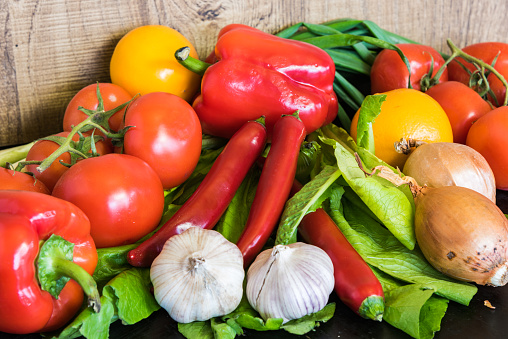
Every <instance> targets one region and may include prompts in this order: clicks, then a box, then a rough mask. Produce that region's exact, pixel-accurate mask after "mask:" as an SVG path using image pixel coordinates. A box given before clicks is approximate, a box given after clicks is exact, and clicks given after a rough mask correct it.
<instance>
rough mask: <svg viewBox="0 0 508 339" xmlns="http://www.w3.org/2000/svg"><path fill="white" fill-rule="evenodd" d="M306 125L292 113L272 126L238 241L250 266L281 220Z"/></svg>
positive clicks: (245, 263) (244, 261) (245, 260)
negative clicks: (259, 175) (270, 142)
mask: <svg viewBox="0 0 508 339" xmlns="http://www.w3.org/2000/svg"><path fill="white" fill-rule="evenodd" d="M305 136H306V134H305V126H304V124H303V122H302V121H301V120H299V119H298V118H297V117H295V116H292V115H286V116H283V117H282V118H280V119H279V120H278V121H277V123H276V124H275V126H274V128H273V138H272V145H271V147H270V150H269V152H268V155H267V157H266V160H265V162H264V165H263V169H262V171H261V177H260V178H259V183H258V187H257V189H256V193H255V196H254V201H253V202H252V206H251V209H250V211H249V217H248V218H247V223H246V225H245V228H244V230H243V232H242V235H241V236H240V239H239V240H238V242H237V246H238V248H240V251H242V254H243V263H244V266H245V267H247V266H249V265H250V263H251V262H252V261H253V260H254V258H255V257H256V256H257V255H258V254H259V252H260V251H261V249H262V247H263V246H264V245H265V243H266V241H267V240H268V238H269V237H270V234H271V233H272V232H273V230H274V228H275V226H276V225H277V221H278V220H279V218H280V216H281V214H282V211H283V209H284V204H285V203H286V200H287V198H288V196H289V192H290V191H291V186H292V184H293V180H294V179H295V173H296V167H297V162H298V154H299V151H300V145H301V144H302V142H303V140H304V139H305Z"/></svg>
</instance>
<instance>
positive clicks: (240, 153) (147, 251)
mask: <svg viewBox="0 0 508 339" xmlns="http://www.w3.org/2000/svg"><path fill="white" fill-rule="evenodd" d="M266 138H267V134H266V128H265V126H264V123H262V122H260V121H257V120H256V121H249V122H247V123H245V124H244V125H243V126H242V127H241V128H240V129H239V130H238V131H237V132H236V133H235V135H233V136H232V137H231V139H230V140H229V141H228V143H227V145H226V147H225V148H224V150H223V151H222V153H221V154H220V155H219V156H218V158H217V159H216V160H215V162H214V164H213V165H212V168H211V169H210V171H209V172H208V174H207V175H206V177H205V179H204V180H203V181H202V183H201V184H200V185H199V187H198V188H197V189H196V191H195V192H194V193H193V194H192V196H191V197H190V198H189V199H188V200H187V201H186V202H185V203H184V204H183V205H182V207H180V209H179V210H178V211H177V212H176V213H175V215H174V216H173V217H171V219H170V220H168V221H167V222H166V223H165V224H164V225H163V226H162V227H161V228H160V229H159V230H158V231H157V232H156V233H155V234H154V235H153V236H151V237H150V238H148V239H147V240H145V241H144V242H143V243H141V244H140V245H139V246H138V247H136V248H135V249H133V250H131V251H130V252H129V253H128V255H127V260H128V261H129V263H130V264H131V265H133V266H137V267H149V266H150V265H151V264H152V262H153V260H154V259H155V258H156V257H157V255H159V253H160V252H161V250H162V248H163V246H164V243H165V242H166V241H167V240H168V239H169V238H170V237H171V236H173V235H175V234H180V233H182V232H183V231H185V230H186V229H187V228H189V227H191V226H197V227H201V228H207V229H210V228H212V227H214V226H215V224H216V223H217V222H218V221H219V219H220V217H221V216H222V214H223V213H224V211H225V210H226V208H227V207H228V205H229V203H230V202H231V199H233V196H234V195H235V192H236V191H237V189H238V187H239V186H240V184H241V183H242V181H243V179H244V178H245V176H246V175H247V172H248V171H249V169H250V168H251V167H252V165H253V164H254V162H255V161H256V159H257V158H258V157H259V155H260V154H261V152H262V151H263V149H264V146H265V144H266Z"/></svg>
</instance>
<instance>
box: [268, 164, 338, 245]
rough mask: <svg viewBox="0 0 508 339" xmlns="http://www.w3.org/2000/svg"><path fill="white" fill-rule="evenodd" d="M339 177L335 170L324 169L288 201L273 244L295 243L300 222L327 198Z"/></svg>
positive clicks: (331, 168) (332, 168)
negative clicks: (330, 188) (329, 190)
mask: <svg viewBox="0 0 508 339" xmlns="http://www.w3.org/2000/svg"><path fill="white" fill-rule="evenodd" d="M339 176H340V171H339V170H338V169H337V168H335V167H331V166H328V167H325V168H323V170H322V171H321V172H320V173H319V174H318V175H316V176H315V177H314V179H312V180H311V181H309V182H308V183H307V184H306V185H305V186H303V187H302V189H301V190H300V191H299V192H297V193H296V194H295V195H294V196H293V197H291V198H290V199H289V200H288V202H287V203H286V206H285V208H284V211H283V213H282V217H281V221H280V223H279V226H278V228H277V236H276V239H275V244H282V245H288V244H291V243H294V242H296V235H297V228H298V225H299V224H300V221H302V219H303V217H304V216H305V215H306V214H307V213H309V212H314V211H315V210H316V209H318V208H319V207H321V203H322V202H323V201H324V200H325V199H327V198H328V195H327V194H326V192H327V190H328V189H329V187H330V186H331V185H332V184H333V183H334V181H335V180H337V178H338V177H339Z"/></svg>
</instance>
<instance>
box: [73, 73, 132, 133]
mask: <svg viewBox="0 0 508 339" xmlns="http://www.w3.org/2000/svg"><path fill="white" fill-rule="evenodd" d="M98 86H99V90H100V93H101V97H102V100H103V103H104V110H105V111H109V110H112V109H113V108H116V107H118V106H120V105H122V104H124V103H126V102H128V101H129V100H131V99H132V96H131V95H130V94H129V92H127V91H126V90H125V89H123V88H122V87H120V86H118V85H115V84H110V83H99V84H98ZM98 105H99V100H98V98H97V84H92V85H88V86H86V87H84V88H82V89H81V90H79V91H78V92H77V93H76V95H74V97H73V98H72V99H71V101H70V102H69V104H68V105H67V108H66V109H65V114H64V117H63V130H64V131H71V130H72V127H73V126H76V125H77V124H79V123H80V122H82V121H83V120H85V119H86V118H87V115H86V114H85V113H84V112H82V111H80V110H79V107H80V106H81V107H83V108H86V109H89V110H96V109H97V107H98ZM124 114H125V108H124V109H122V110H120V111H118V112H116V113H115V114H113V115H112V116H111V117H110V118H109V121H108V122H109V127H110V128H111V130H112V131H114V132H117V131H118V130H119V129H120V124H121V123H122V120H123V116H124Z"/></svg>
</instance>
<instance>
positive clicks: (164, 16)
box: [0, 0, 508, 146]
mask: <svg viewBox="0 0 508 339" xmlns="http://www.w3.org/2000/svg"><path fill="white" fill-rule="evenodd" d="M345 17H349V18H355V19H369V20H372V21H374V22H375V23H377V24H378V25H380V26H381V27H382V28H384V29H387V30H389V31H392V32H395V33H397V34H400V35H403V36H405V37H408V38H410V39H413V40H415V41H419V42H421V43H424V44H428V45H431V46H434V47H435V48H437V49H439V50H441V51H447V47H446V38H450V39H452V41H453V42H454V43H455V44H456V45H458V46H465V45H467V44H471V43H475V42H479V41H504V42H508V38H507V36H508V24H507V22H508V20H507V19H508V2H506V1H495V0H483V1H481V0H453V1H452V0H447V1H445V0H427V1H425V0H413V1H405V0H389V1H378V0H357V1H354V0H349V1H347V0H335V1H332V0H308V1H307V0H273V1H269V0H245V1H244V0H200V1H194V2H192V1H188V0H148V1H145V0H132V1H125V0H1V1H0V25H1V26H2V27H3V34H2V35H1V38H0V48H1V51H2V54H0V146H7V145H16V144H21V143H27V142H30V141H32V140H34V139H36V138H39V137H43V136H46V135H49V134H51V133H56V132H59V131H60V130H61V128H62V127H61V124H62V118H63V113H64V111H65V107H66V105H67V103H68V102H69V100H70V99H71V98H72V96H73V95H74V94H75V93H76V92H77V91H78V90H79V89H81V88H83V87H84V86H86V85H88V84H91V83H95V82H97V81H100V82H103V81H104V82H105V81H109V59H110V58H111V55H112V53H113V50H114V47H115V45H116V43H117V42H118V40H119V39H120V38H121V37H122V36H123V35H124V34H125V33H127V32H128V31H129V30H131V29H133V28H135V27H137V26H140V25H146V24H162V25H167V26H170V27H172V28H175V29H177V30H178V31H180V32H181V33H182V34H183V35H185V36H186V37H187V38H188V39H189V40H190V41H191V42H192V43H193V44H194V46H195V47H196V48H197V50H198V52H199V55H200V57H202V58H204V57H205V56H206V55H208V53H210V51H212V49H213V45H214V43H215V36H216V34H217V32H218V31H219V30H220V28H222V27H223V26H224V25H226V24H229V23H232V22H237V23H244V24H248V25H252V26H254V27H257V28H259V29H262V30H264V31H267V32H271V33H274V32H276V31H279V30H280V29H282V28H285V27H287V26H289V25H291V24H294V23H297V22H300V21H305V22H311V23H321V22H324V21H328V20H333V19H337V18H345Z"/></svg>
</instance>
